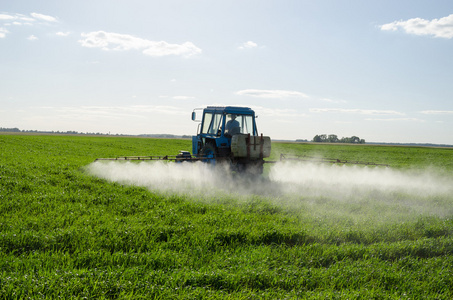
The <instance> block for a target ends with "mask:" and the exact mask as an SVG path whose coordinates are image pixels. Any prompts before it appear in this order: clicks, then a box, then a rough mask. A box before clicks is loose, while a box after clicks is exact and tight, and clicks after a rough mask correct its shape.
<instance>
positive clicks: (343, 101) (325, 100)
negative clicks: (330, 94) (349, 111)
mask: <svg viewBox="0 0 453 300" xmlns="http://www.w3.org/2000/svg"><path fill="white" fill-rule="evenodd" d="M320 100H321V101H324V102H329V103H346V102H347V101H345V100H335V99H330V98H321V99H320Z"/></svg>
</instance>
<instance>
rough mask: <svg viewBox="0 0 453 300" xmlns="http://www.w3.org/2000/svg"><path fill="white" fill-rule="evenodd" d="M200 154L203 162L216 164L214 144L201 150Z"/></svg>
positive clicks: (207, 145)
mask: <svg viewBox="0 0 453 300" xmlns="http://www.w3.org/2000/svg"><path fill="white" fill-rule="evenodd" d="M200 154H201V155H202V156H203V158H204V159H203V162H207V163H215V158H216V151H215V148H214V146H213V145H212V144H206V145H204V147H203V148H201V151H200Z"/></svg>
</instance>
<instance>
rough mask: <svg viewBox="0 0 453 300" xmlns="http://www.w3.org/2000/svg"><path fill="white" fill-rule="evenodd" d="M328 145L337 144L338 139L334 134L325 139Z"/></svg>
mask: <svg viewBox="0 0 453 300" xmlns="http://www.w3.org/2000/svg"><path fill="white" fill-rule="evenodd" d="M327 140H328V141H329V143H338V142H339V139H338V136H337V135H336V134H329V138H328V139H327Z"/></svg>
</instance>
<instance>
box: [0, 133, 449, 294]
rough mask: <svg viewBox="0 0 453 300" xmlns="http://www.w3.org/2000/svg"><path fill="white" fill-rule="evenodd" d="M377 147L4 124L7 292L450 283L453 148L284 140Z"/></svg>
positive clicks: (1, 277)
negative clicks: (265, 148)
mask: <svg viewBox="0 0 453 300" xmlns="http://www.w3.org/2000/svg"><path fill="white" fill-rule="evenodd" d="M272 147H273V148H272V153H273V155H272V157H271V158H270V160H278V158H279V155H280V153H286V154H293V155H306V156H310V157H315V158H320V157H324V158H338V159H345V160H353V161H372V162H375V163H384V164H388V165H389V166H390V167H389V168H386V167H372V166H369V167H366V166H360V165H357V166H356V165H344V166H340V165H331V164H320V163H317V162H316V160H314V161H306V162H294V161H291V162H282V163H276V164H266V167H265V172H264V174H263V175H262V176H261V177H259V178H250V177H242V176H239V175H237V174H231V173H230V172H228V170H227V169H225V168H224V167H222V166H216V168H213V167H212V166H208V165H203V164H201V163H183V164H176V163H161V162H140V163H134V162H115V161H114V162H94V160H95V158H98V157H116V156H127V155H166V154H169V155H176V154H177V153H178V151H179V150H190V149H191V142H190V141H189V140H166V139H146V138H126V137H88V136H57V135H0V299H28V298H29V299H59V298H61V299H69V298H70V299H452V298H453V289H452V287H453V149H451V148H423V147H403V146H399V147H393V146H376V145H327V144H324V145H321V144H319V145H317V144H298V143H274V144H273V145H272Z"/></svg>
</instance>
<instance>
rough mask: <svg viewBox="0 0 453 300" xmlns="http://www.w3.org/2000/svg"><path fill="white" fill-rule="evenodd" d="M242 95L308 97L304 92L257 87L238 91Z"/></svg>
mask: <svg viewBox="0 0 453 300" xmlns="http://www.w3.org/2000/svg"><path fill="white" fill-rule="evenodd" d="M236 94H237V95H240V96H250V97H256V98H289V97H298V98H308V96H307V95H306V94H304V93H301V92H297V91H285V90H256V89H247V90H241V91H238V92H236Z"/></svg>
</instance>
